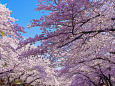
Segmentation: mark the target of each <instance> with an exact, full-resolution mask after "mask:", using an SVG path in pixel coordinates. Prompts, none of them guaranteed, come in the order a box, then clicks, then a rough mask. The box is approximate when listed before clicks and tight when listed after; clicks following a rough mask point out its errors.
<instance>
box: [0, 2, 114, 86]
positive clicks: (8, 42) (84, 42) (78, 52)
mask: <svg viewBox="0 0 115 86" xmlns="http://www.w3.org/2000/svg"><path fill="white" fill-rule="evenodd" d="M38 1H39V5H38V7H37V8H36V10H37V11H45V12H48V13H49V15H44V16H42V17H41V18H40V19H33V20H32V22H31V25H28V27H29V28H31V27H38V26H39V27H40V29H41V30H42V31H43V32H42V34H41V35H39V36H38V35H35V37H34V38H28V39H26V40H24V39H23V37H21V35H20V32H23V33H25V32H24V28H23V27H20V26H18V25H15V24H14V23H13V20H14V19H13V18H11V17H10V11H9V10H8V9H7V8H6V7H5V6H4V5H0V6H1V7H0V15H1V16H0V17H1V20H0V32H1V39H0V40H1V41H0V57H1V60H0V61H1V62H0V67H1V68H0V75H1V76H0V77H1V80H6V79H7V84H11V83H15V82H16V83H17V82H20V83H26V84H28V85H34V86H35V85H36V86H39V85H40V84H41V86H45V85H46V86H49V85H51V86H114V85H115V3H114V2H115V0H38ZM6 25H8V26H6ZM38 41H39V42H41V45H39V46H37V47H35V46H33V44H34V43H36V42H38Z"/></svg>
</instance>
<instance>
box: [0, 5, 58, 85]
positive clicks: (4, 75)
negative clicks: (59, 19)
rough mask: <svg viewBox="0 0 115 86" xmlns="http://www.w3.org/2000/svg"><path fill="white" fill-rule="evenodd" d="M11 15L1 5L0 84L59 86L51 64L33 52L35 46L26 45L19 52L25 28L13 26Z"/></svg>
mask: <svg viewBox="0 0 115 86" xmlns="http://www.w3.org/2000/svg"><path fill="white" fill-rule="evenodd" d="M10 14H11V11H9V9H8V8H6V6H5V5H2V4H0V19H1V20H0V34H1V38H0V85H5V86H7V85H8V86H9V85H11V84H15V85H16V84H24V85H25V84H26V85H29V86H30V85H34V86H35V85H37V86H38V85H41V86H43V85H45V86H46V85H56V86H58V84H59V83H58V81H57V79H56V76H55V74H54V70H53V68H51V67H50V62H49V61H48V60H44V59H42V58H41V57H42V56H40V55H34V54H36V52H34V51H30V49H32V50H34V49H36V47H34V46H32V45H26V46H24V47H22V48H20V49H17V47H18V44H19V41H20V40H22V39H23V37H22V36H21V33H20V32H23V33H25V32H24V28H22V27H20V26H18V25H15V24H14V21H15V19H14V18H12V17H10ZM29 51H30V54H29ZM26 52H28V53H26Z"/></svg>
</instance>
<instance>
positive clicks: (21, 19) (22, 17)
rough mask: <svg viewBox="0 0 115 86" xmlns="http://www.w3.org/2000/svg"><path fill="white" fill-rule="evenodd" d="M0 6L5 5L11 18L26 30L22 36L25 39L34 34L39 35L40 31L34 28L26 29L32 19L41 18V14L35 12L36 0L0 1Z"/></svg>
mask: <svg viewBox="0 0 115 86" xmlns="http://www.w3.org/2000/svg"><path fill="white" fill-rule="evenodd" d="M0 2H1V3H2V4H7V6H6V7H7V8H9V9H10V10H11V11H12V14H11V16H12V17H14V18H15V19H18V21H16V23H17V24H19V25H20V26H23V27H25V28H26V30H25V31H26V32H27V33H26V34H23V36H24V37H25V38H27V37H29V36H30V37H34V35H35V34H40V33H41V31H40V30H39V29H38V27H36V28H31V29H28V28H27V24H29V23H30V20H32V19H38V18H40V16H42V13H40V12H38V11H35V8H36V7H37V4H38V2H37V0H0Z"/></svg>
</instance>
